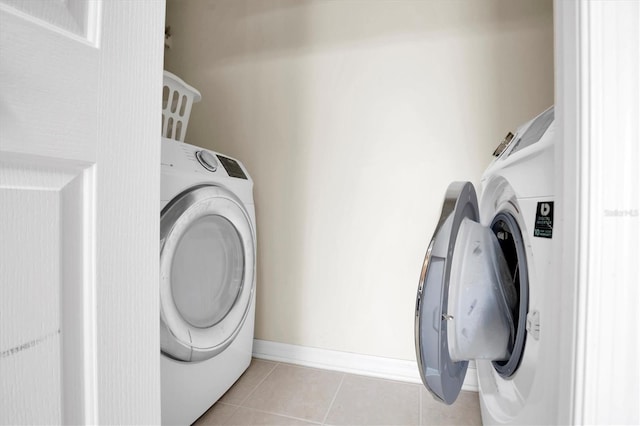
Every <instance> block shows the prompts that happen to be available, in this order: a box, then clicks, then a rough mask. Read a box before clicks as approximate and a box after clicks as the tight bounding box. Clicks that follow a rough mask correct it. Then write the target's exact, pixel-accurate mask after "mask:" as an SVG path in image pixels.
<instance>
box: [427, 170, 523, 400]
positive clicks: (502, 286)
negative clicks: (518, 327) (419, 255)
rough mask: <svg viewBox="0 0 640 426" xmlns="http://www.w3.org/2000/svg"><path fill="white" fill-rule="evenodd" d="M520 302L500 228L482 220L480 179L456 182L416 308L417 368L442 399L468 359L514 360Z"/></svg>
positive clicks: (455, 387) (456, 386) (453, 392)
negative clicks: (476, 185)
mask: <svg viewBox="0 0 640 426" xmlns="http://www.w3.org/2000/svg"><path fill="white" fill-rule="evenodd" d="M516 303H517V295H516V290H515V288H514V285H513V280H512V277H511V272H510V270H509V267H508V265H507V262H506V260H505V258H504V255H503V253H502V250H501V248H500V244H499V242H498V240H497V237H496V234H495V233H494V231H493V230H492V229H491V227H485V226H482V225H481V224H480V223H479V211H478V201H477V197H476V192H475V189H474V187H473V185H472V184H471V183H469V182H454V183H452V184H451V185H450V186H449V188H448V189H447V193H446V196H445V201H444V205H443V208H442V213H441V216H440V220H439V221H438V225H437V227H436V230H435V232H434V235H433V238H432V240H431V243H430V244H429V247H428V249H427V254H426V256H425V260H424V264H423V266H422V272H421V275H420V283H419V285H418V294H417V300H416V310H415V343H416V356H417V359H418V367H419V370H420V375H421V377H422V381H423V383H424V385H425V386H426V387H427V389H428V390H429V391H430V392H431V393H432V394H433V395H434V396H435V397H436V398H438V399H439V400H441V401H443V402H445V403H447V404H452V403H453V402H454V401H455V400H456V398H457V397H458V394H459V393H460V390H461V389H462V384H463V382H464V378H465V374H466V371H467V366H468V361H469V360H472V359H489V360H493V361H502V360H508V359H510V357H511V350H512V348H513V346H514V345H513V339H514V336H515V334H516V333H515V330H514V319H513V314H512V312H513V309H514V305H515V304H516Z"/></svg>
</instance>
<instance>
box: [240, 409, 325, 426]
mask: <svg viewBox="0 0 640 426" xmlns="http://www.w3.org/2000/svg"><path fill="white" fill-rule="evenodd" d="M238 408H244V409H246V410H249V411H255V412H258V413H264V414H270V415H272V416H277V417H283V418H287V419H292V420H299V421H301V422H305V423H310V424H313V425H318V426H321V425H322V423H320V422H317V421H315V420H309V419H305V418H302V417H295V416H291V415H288V414H282V413H277V412H275V411H267V410H261V409H259V408H251V407H240V406H239V407H238Z"/></svg>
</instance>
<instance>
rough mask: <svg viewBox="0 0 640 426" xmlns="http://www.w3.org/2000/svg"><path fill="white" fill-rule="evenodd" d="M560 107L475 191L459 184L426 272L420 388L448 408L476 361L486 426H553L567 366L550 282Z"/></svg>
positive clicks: (510, 143) (418, 319)
mask: <svg viewBox="0 0 640 426" xmlns="http://www.w3.org/2000/svg"><path fill="white" fill-rule="evenodd" d="M556 137H557V135H556V134H555V124H554V110H553V107H552V108H550V109H548V110H547V111H545V112H544V113H542V114H541V115H539V116H538V117H536V118H535V119H533V120H532V121H530V122H528V123H526V124H525V125H523V126H522V127H520V128H519V129H518V130H517V131H516V133H515V135H511V134H509V135H508V136H507V138H506V139H505V141H504V142H503V144H501V146H500V147H498V149H497V150H496V152H495V153H494V155H496V156H497V158H496V159H495V160H494V161H493V162H492V164H491V165H490V166H489V168H488V169H487V170H486V171H485V173H484V175H483V177H482V196H481V198H480V204H479V205H478V201H477V198H476V192H475V189H474V187H473V185H472V184H471V183H469V182H454V183H452V184H451V185H450V186H449V188H448V190H447V193H446V196H445V201H444V205H443V208H442V214H441V217H440V220H439V223H438V225H437V227H436V230H435V232H434V235H433V238H432V240H431V243H430V244H429V246H428V249H427V254H426V256H425V261H424V264H423V267H422V272H421V276H420V282H419V285H418V295H417V300H416V311H415V341H416V356H417V359H418V365H419V369H420V374H421V376H422V381H423V383H424V384H425V386H426V387H427V388H428V389H429V391H430V392H431V393H432V394H433V395H434V396H435V397H436V398H437V399H439V400H441V401H442V402H444V403H446V404H453V403H454V402H455V400H456V398H457V396H458V394H459V392H460V389H461V387H462V383H463V381H464V378H465V374H466V371H467V366H468V362H469V361H471V360H475V362H476V365H477V371H478V384H479V392H480V403H481V410H482V420H483V422H484V423H485V424H553V423H556V421H557V420H556V419H557V417H556V416H557V409H558V408H557V401H558V399H559V398H558V395H557V392H558V391H557V389H558V387H557V386H555V381H556V380H557V376H558V373H559V369H560V368H562V366H560V365H558V363H557V362H556V359H554V357H555V353H556V352H555V349H556V347H557V344H558V340H557V339H558V337H559V329H560V327H559V326H558V324H554V322H555V319H556V318H558V315H559V312H558V311H557V305H556V304H554V301H553V299H554V298H555V299H557V297H556V292H554V289H553V288H552V285H553V284H552V283H554V282H555V281H554V280H552V279H550V275H549V274H550V265H551V262H552V256H553V252H552V244H553V238H554V235H553V213H554V187H555V184H554V142H555V139H556Z"/></svg>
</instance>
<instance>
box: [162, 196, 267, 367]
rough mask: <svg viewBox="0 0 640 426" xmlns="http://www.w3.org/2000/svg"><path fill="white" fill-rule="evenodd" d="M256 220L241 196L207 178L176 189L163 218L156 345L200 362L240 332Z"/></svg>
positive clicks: (251, 287) (249, 298)
mask: <svg viewBox="0 0 640 426" xmlns="http://www.w3.org/2000/svg"><path fill="white" fill-rule="evenodd" d="M254 273H255V243H254V232H253V226H252V222H251V219H250V216H249V214H248V213H247V211H246V210H245V208H244V207H243V205H242V203H241V202H240V201H239V200H238V199H237V198H236V197H235V196H234V195H233V194H232V193H230V192H229V191H227V190H225V189H224V188H221V187H217V186H211V185H205V186H198V187H195V188H192V189H190V190H188V191H185V192H183V193H182V194H180V195H178V196H177V197H176V198H175V199H174V200H173V201H172V202H171V203H169V204H168V205H167V207H165V209H164V210H163V211H162V214H161V219H160V324H161V327H160V330H161V333H160V335H161V339H160V340H161V350H162V352H163V353H164V354H165V355H167V356H170V357H172V358H174V359H177V360H180V361H201V360H205V359H208V358H211V357H213V356H215V355H217V354H218V353H220V352H221V351H222V350H224V349H225V348H226V347H227V346H228V345H229V344H230V343H231V342H232V341H233V339H234V338H235V336H236V335H237V334H238V332H239V331H240V328H241V326H242V324H243V323H244V320H245V318H246V316H247V314H248V312H249V308H250V305H251V302H252V296H253V291H254Z"/></svg>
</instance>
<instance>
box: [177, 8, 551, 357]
mask: <svg viewBox="0 0 640 426" xmlns="http://www.w3.org/2000/svg"><path fill="white" fill-rule="evenodd" d="M552 21H553V18H552V4H551V1H541V0H531V1H513V0H505V1H486V0H484V1H383V0H379V1H375V0H369V1H358V0H341V1H326V0H325V1H321V0H317V1H303V0H253V1H244V0H190V1H185V0H169V1H168V11H167V25H170V26H171V32H172V34H173V37H172V38H173V40H172V42H173V47H172V49H170V50H166V51H165V53H166V59H165V60H166V69H168V70H170V71H172V72H174V73H176V74H178V75H179V76H181V77H182V78H184V79H185V80H186V81H187V82H188V83H190V84H192V85H194V86H195V87H197V88H198V89H200V91H201V92H202V96H203V101H202V102H201V103H199V104H196V105H195V106H194V110H193V113H192V116H191V122H190V124H189V129H188V133H187V137H186V140H187V142H190V143H193V144H197V145H201V146H205V147H208V148H211V149H214V150H218V151H220V152H223V153H226V154H228V155H231V156H235V157H237V158H239V159H240V160H242V161H243V162H244V163H245V165H246V166H247V167H248V169H249V171H250V172H251V174H252V176H253V178H254V180H255V198H256V210H257V217H258V240H259V241H258V242H259V247H258V250H259V252H258V304H257V318H256V338H258V339H264V340H271V341H276V342H283V343H290V344H296V345H303V346H311V347H318V348H324V349H332V350H338V351H346V352H354V353H361V354H369V355H376V356H382V357H389V358H398V359H409V360H410V359H414V357H415V356H414V349H413V310H414V303H415V291H416V287H417V281H418V276H419V272H420V267H421V264H422V260H423V256H424V252H425V250H426V248H427V245H428V243H429V239H430V237H431V232H432V230H433V228H434V226H435V224H436V221H437V219H438V215H439V211H440V207H441V202H442V198H443V195H444V191H445V189H446V187H447V185H448V183H449V182H451V181H452V180H472V181H474V182H477V181H478V180H479V177H480V174H481V172H482V170H483V169H484V168H485V167H486V165H487V164H488V162H489V161H490V160H491V155H490V154H491V152H492V151H493V149H494V147H495V146H496V145H497V143H498V142H499V141H500V139H501V138H502V137H503V136H504V135H505V134H506V132H507V131H509V130H513V129H514V127H515V126H517V125H518V124H520V123H521V122H523V121H525V120H527V119H529V118H531V117H532V116H533V115H535V114H536V113H538V112H541V111H542V110H543V109H544V108H546V107H547V106H549V105H551V104H552V102H553V28H552V27H553V25H552Z"/></svg>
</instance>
